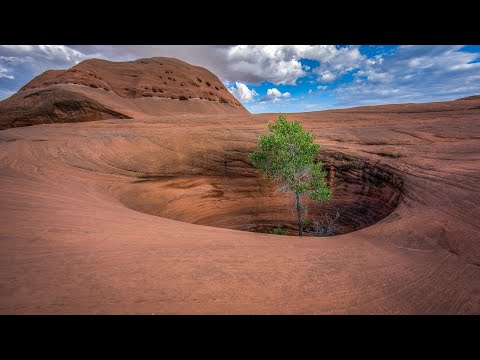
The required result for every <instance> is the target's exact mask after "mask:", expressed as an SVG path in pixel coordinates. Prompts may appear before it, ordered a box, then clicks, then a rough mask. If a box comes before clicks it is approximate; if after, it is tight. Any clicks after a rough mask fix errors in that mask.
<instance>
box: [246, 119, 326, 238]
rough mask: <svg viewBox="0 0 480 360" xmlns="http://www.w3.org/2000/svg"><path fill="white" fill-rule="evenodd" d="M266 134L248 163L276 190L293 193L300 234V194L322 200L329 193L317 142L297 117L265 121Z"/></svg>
mask: <svg viewBox="0 0 480 360" xmlns="http://www.w3.org/2000/svg"><path fill="white" fill-rule="evenodd" d="M268 129H269V130H270V134H268V135H260V138H259V139H258V146H259V147H260V151H256V152H253V153H251V154H250V159H251V160H252V165H253V166H254V167H256V168H257V169H260V170H261V171H262V172H263V173H264V174H265V175H266V176H267V178H269V179H270V180H272V181H273V182H275V183H277V184H279V187H278V189H277V190H279V191H291V192H293V193H294V194H295V207H296V210H297V216H298V235H299V236H302V233H303V222H302V209H303V207H302V204H301V197H302V196H308V197H309V198H310V199H313V200H317V201H322V200H324V201H325V200H330V199H331V197H332V193H331V191H330V189H329V188H328V186H327V183H326V181H325V177H326V172H325V171H324V170H323V164H322V162H321V161H317V160H316V158H317V155H318V153H319V151H320V145H318V144H314V142H313V141H314V140H315V135H314V134H313V133H312V132H311V131H305V130H304V129H303V128H302V125H301V124H300V123H299V122H298V121H288V120H287V118H286V117H285V116H283V115H280V116H279V117H278V120H277V122H275V123H273V124H270V125H268Z"/></svg>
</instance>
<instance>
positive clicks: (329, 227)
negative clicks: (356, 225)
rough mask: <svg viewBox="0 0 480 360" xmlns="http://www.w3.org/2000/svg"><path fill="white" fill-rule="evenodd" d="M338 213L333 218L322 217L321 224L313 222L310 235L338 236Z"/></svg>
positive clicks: (326, 215)
mask: <svg viewBox="0 0 480 360" xmlns="http://www.w3.org/2000/svg"><path fill="white" fill-rule="evenodd" d="M339 218H340V213H339V212H338V211H337V214H336V215H335V217H330V216H329V215H328V214H325V215H323V219H322V221H321V222H319V221H316V220H315V221H314V222H313V225H312V230H311V231H310V234H311V235H314V236H332V235H335V234H338V232H339V231H340V228H339V226H338V219H339Z"/></svg>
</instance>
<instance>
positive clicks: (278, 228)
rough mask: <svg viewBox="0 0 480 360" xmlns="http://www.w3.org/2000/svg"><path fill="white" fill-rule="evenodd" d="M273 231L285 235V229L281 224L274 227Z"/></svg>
mask: <svg viewBox="0 0 480 360" xmlns="http://www.w3.org/2000/svg"><path fill="white" fill-rule="evenodd" d="M273 233H274V234H275V235H283V229H282V228H281V227H280V226H278V227H276V228H275V229H273Z"/></svg>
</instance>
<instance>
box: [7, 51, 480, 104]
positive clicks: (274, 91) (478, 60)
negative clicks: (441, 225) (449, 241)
mask: <svg viewBox="0 0 480 360" xmlns="http://www.w3.org/2000/svg"><path fill="white" fill-rule="evenodd" d="M151 56H170V57H176V58H179V59H181V60H184V61H186V62H189V63H191V64H194V65H200V66H203V67H205V68H207V69H209V70H210V71H212V72H213V73H215V74H216V75H217V76H218V77H219V78H220V79H221V80H222V81H223V83H224V84H225V85H226V86H227V87H228V89H229V90H230V91H231V92H232V93H233V94H234V95H235V96H236V97H237V99H238V100H240V101H241V102H242V103H243V104H244V105H245V106H246V107H247V108H248V109H249V110H250V111H251V112H253V113H258V112H294V111H313V110H323V109H331V108H337V107H351V106H361V105H370V104H387V103H405V102H428V101H442V100H453V99H457V98H460V97H464V96H468V95H474V94H480V45H468V46H463V45H446V46H439V45H435V46H424V45H423V46H397V45H388V46H377V45H375V46H369V45H363V46H357V45H355V46H343V45H342V46H339V45H231V46H227V45H222V46H218V45H216V46H213V45H188V46H187V45H176V46H174V45H0V99H4V98H6V97H8V96H10V95H12V94H13V93H14V92H16V91H17V90H18V89H19V88H20V87H22V86H23V85H24V84H25V83H27V82H28V81H30V80H31V79H32V78H33V77H35V76H37V75H39V74H40V73H42V72H43V71H45V70H48V69H66V68H69V67H71V66H73V65H75V64H76V63H78V62H80V61H82V60H84V59H88V58H92V57H94V58H102V59H108V60H115V61H125V60H134V59H138V58H142V57H151Z"/></svg>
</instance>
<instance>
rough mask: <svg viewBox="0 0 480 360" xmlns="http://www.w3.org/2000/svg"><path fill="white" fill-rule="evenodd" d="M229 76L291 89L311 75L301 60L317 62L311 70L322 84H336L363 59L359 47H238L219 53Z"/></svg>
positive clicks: (308, 67) (308, 68)
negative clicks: (223, 54)
mask: <svg viewBox="0 0 480 360" xmlns="http://www.w3.org/2000/svg"><path fill="white" fill-rule="evenodd" d="M222 51H223V52H224V53H225V54H226V60H227V63H228V64H229V65H227V67H228V70H230V71H231V76H234V77H235V76H242V79H243V80H244V81H246V82H249V83H259V82H262V81H269V82H271V83H273V84H275V85H282V84H289V85H294V84H296V81H297V80H298V79H299V78H300V77H303V76H305V75H306V74H307V72H308V71H310V66H308V65H304V66H303V68H302V64H301V62H300V59H309V60H316V61H318V62H319V63H320V66H319V67H317V68H315V69H313V72H314V73H316V74H318V75H319V79H320V80H321V81H324V82H330V81H333V80H335V79H336V78H337V77H338V76H340V75H342V74H344V73H346V72H348V71H351V70H353V69H355V68H358V66H359V65H360V64H361V62H362V61H363V60H365V57H364V56H363V55H361V54H360V51H359V49H358V46H347V47H337V46H334V45H237V46H233V47H230V48H226V49H222Z"/></svg>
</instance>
